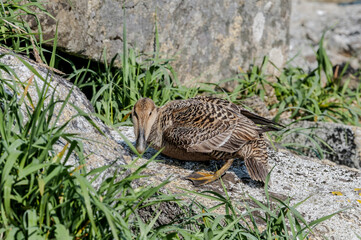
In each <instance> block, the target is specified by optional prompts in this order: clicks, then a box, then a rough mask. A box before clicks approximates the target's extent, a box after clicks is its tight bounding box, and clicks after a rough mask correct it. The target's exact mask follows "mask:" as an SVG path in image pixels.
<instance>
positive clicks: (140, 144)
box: [136, 128, 146, 154]
mask: <svg viewBox="0 0 361 240" xmlns="http://www.w3.org/2000/svg"><path fill="white" fill-rule="evenodd" d="M136 148H137V151H138V152H139V153H140V154H142V153H143V152H144V151H145V148H146V141H145V132H144V128H140V129H139V134H138V138H137V143H136Z"/></svg>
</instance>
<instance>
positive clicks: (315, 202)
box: [113, 127, 361, 240]
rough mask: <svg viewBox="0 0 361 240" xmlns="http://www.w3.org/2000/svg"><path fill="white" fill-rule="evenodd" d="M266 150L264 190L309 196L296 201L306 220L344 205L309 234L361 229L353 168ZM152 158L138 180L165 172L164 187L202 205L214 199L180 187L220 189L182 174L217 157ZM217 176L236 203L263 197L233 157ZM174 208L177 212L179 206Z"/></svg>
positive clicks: (360, 178) (338, 235)
mask: <svg viewBox="0 0 361 240" xmlns="http://www.w3.org/2000/svg"><path fill="white" fill-rule="evenodd" d="M120 130H121V131H122V133H123V134H124V135H126V136H127V137H128V138H129V140H131V141H133V142H134V141H135V139H134V135H133V128H132V127H121V128H120ZM113 134H114V132H113ZM114 136H115V138H117V139H118V140H117V141H118V142H119V143H122V144H123V145H124V146H125V148H127V146H126V144H125V143H124V142H123V140H122V139H121V138H119V136H118V137H117V136H116V134H114ZM155 153H156V151H155V150H153V149H151V148H150V149H148V151H147V152H146V153H145V154H144V155H143V158H142V159H139V160H138V162H137V164H139V165H141V164H144V163H145V162H146V161H147V160H148V159H150V158H151V157H152V156H153V155H154V154H155ZM269 155H270V156H269V162H270V165H271V166H274V169H273V171H272V173H271V181H272V185H271V186H270V189H269V192H270V194H271V195H273V196H276V197H278V198H281V199H285V198H286V197H287V196H292V199H293V200H292V201H291V202H292V203H296V202H300V201H301V200H304V199H305V198H307V197H309V196H311V197H310V198H309V199H308V200H307V201H306V202H305V203H303V204H301V205H300V206H299V207H297V210H298V211H300V213H301V214H302V215H303V216H304V217H305V219H306V220H307V221H312V220H315V219H317V218H320V217H322V216H325V215H328V214H331V213H333V212H336V211H339V210H341V209H345V208H347V207H350V209H347V210H346V211H343V212H341V213H339V214H337V215H336V216H334V217H332V218H331V219H329V220H327V221H325V222H323V223H321V224H320V225H318V227H316V229H315V230H314V236H313V238H312V239H323V238H321V236H325V237H327V238H330V239H351V240H352V239H357V237H356V234H358V235H360V234H361V215H360V212H361V200H360V199H361V197H360V196H359V195H358V192H357V189H356V188H359V187H360V183H361V172H360V171H359V170H356V169H352V168H348V167H345V166H340V165H336V164H335V163H332V162H330V161H327V160H324V161H320V160H316V159H312V158H307V157H298V156H295V155H293V154H291V153H290V152H287V151H280V152H276V151H273V150H269ZM133 157H135V156H133ZM156 159H157V160H159V161H157V162H151V163H150V164H149V165H148V167H147V169H146V171H145V174H147V175H150V177H149V178H146V179H144V180H143V181H142V182H140V183H138V184H139V185H151V184H154V185H156V184H159V183H160V182H162V181H164V180H166V179H168V178H170V179H171V180H172V181H171V183H170V184H168V185H166V187H165V189H166V190H167V191H169V192H171V193H177V194H181V195H182V196H183V198H184V199H188V200H189V201H191V200H193V199H196V200H198V201H200V202H201V203H202V204H203V205H205V206H207V207H211V206H215V205H217V204H219V202H215V201H211V200H209V199H205V198H200V197H195V196H194V195H190V196H188V197H187V195H186V194H185V192H184V191H183V190H182V188H183V189H187V190H191V191H207V190H211V191H216V192H218V193H221V194H224V191H223V188H222V186H221V184H220V183H219V181H217V182H214V183H211V184H208V185H205V186H201V187H199V188H196V187H194V186H193V184H192V183H191V182H189V181H188V180H185V179H184V177H185V176H187V175H189V174H190V173H192V172H193V171H199V170H201V171H215V169H216V166H217V167H218V169H219V167H220V166H221V165H220V164H221V163H217V162H216V161H211V162H210V163H203V162H202V163H195V162H187V161H180V160H175V159H170V158H167V157H165V156H162V155H159V156H158V157H157V158H156ZM223 180H224V183H225V186H226V188H227V191H228V194H229V196H230V197H231V199H232V200H233V201H234V202H235V203H236V204H237V203H240V202H242V201H245V200H246V201H247V199H248V197H247V195H248V194H249V195H251V196H253V197H255V198H256V199H258V200H259V201H265V195H264V190H263V187H262V186H260V185H259V184H258V183H256V182H253V181H252V180H250V178H249V176H248V174H247V170H246V167H245V166H244V164H243V163H242V162H241V161H235V163H234V164H233V166H232V167H231V168H230V169H229V170H228V171H227V173H226V174H225V175H224V176H223ZM334 191H339V192H341V193H342V195H334V194H332V192H334ZM248 200H249V199H248ZM241 204H242V203H240V204H239V205H241ZM174 211H176V212H179V209H176V210H174ZM172 216H173V215H172V214H170V219H168V220H164V219H163V220H162V221H164V222H165V223H168V222H170V221H172V219H174V217H172Z"/></svg>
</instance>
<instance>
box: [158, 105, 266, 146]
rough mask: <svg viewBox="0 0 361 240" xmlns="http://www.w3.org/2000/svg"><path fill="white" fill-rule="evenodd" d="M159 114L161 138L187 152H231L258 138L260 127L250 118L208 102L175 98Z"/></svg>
mask: <svg viewBox="0 0 361 240" xmlns="http://www.w3.org/2000/svg"><path fill="white" fill-rule="evenodd" d="M162 115H163V116H164V117H163V125H164V128H163V129H164V131H163V139H164V140H165V141H167V142H169V143H171V144H173V145H176V146H178V147H180V148H183V149H186V150H187V151H188V152H202V153H210V152H212V151H223V152H228V153H234V152H236V151H239V150H240V149H241V148H242V147H243V146H244V145H245V144H246V143H247V142H249V141H251V140H254V139H257V138H259V131H260V128H259V127H258V126H257V125H256V124H254V123H253V122H252V121H251V120H249V119H248V118H247V117H245V116H243V115H241V114H239V113H238V112H236V111H234V110H233V109H232V108H229V107H226V106H222V105H217V104H214V103H212V102H204V101H200V100H198V99H189V100H184V101H178V102H177V103H176V104H173V105H168V106H167V108H166V109H165V110H164V113H163V114H162ZM166 122H169V123H170V124H166Z"/></svg>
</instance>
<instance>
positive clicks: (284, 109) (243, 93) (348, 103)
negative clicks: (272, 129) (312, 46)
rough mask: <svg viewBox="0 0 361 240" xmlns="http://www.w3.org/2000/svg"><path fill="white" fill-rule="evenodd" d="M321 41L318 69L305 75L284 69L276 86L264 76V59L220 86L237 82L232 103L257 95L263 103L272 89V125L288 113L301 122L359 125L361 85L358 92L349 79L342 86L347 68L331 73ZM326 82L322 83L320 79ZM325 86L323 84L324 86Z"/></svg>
mask: <svg viewBox="0 0 361 240" xmlns="http://www.w3.org/2000/svg"><path fill="white" fill-rule="evenodd" d="M323 42H324V37H322V38H321V40H320V43H319V47H318V51H317V53H316V57H317V62H318V66H317V67H316V68H315V69H314V70H312V71H310V72H305V71H304V70H303V69H301V68H292V67H290V68H285V69H283V71H280V76H279V77H276V80H277V81H275V82H273V81H270V77H271V76H268V75H267V74H266V73H265V69H266V66H267V64H269V61H268V58H267V57H265V58H264V60H263V63H262V64H261V66H253V67H252V68H251V69H250V70H249V71H248V72H246V73H241V74H240V75H238V76H237V77H235V78H232V79H227V80H224V81H221V82H220V83H221V84H223V83H226V82H236V83H237V86H236V88H235V91H233V92H232V93H228V95H229V97H230V99H231V100H232V101H237V100H240V99H245V98H248V97H251V96H253V95H258V96H260V97H261V98H262V99H264V97H265V96H266V95H270V94H273V93H272V92H271V93H267V90H266V88H267V86H268V87H269V88H270V89H273V92H274V94H275V96H276V98H277V101H276V102H272V103H269V105H268V107H269V109H276V110H277V115H276V117H275V119H274V120H275V121H276V122H277V121H279V119H280V116H281V115H282V114H285V113H288V114H289V118H290V119H293V120H296V121H300V120H309V121H333V122H339V123H345V124H351V125H355V126H360V125H361V122H360V120H361V108H360V99H361V83H360V84H359V86H358V87H357V89H350V88H349V87H348V85H349V83H350V79H347V80H346V82H345V83H344V84H341V78H343V77H344V76H343V74H344V72H345V71H346V69H347V67H348V66H347V65H346V66H345V67H344V69H342V71H341V73H340V74H336V73H334V71H333V68H332V63H331V62H330V60H329V58H328V56H327V54H326V51H325V49H324V46H323V45H324V43H323ZM323 78H325V81H323V80H322V79H323ZM323 82H324V83H323Z"/></svg>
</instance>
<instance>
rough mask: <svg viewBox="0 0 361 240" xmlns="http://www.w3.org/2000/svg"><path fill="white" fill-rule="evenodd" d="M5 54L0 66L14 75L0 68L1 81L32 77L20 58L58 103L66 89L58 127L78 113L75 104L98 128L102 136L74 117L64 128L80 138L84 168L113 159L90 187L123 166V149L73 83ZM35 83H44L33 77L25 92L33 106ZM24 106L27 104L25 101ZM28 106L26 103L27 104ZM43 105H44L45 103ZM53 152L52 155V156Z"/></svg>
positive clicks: (2, 51)
mask: <svg viewBox="0 0 361 240" xmlns="http://www.w3.org/2000/svg"><path fill="white" fill-rule="evenodd" d="M1 54H5V55H4V56H2V57H1V58H0V63H2V64H5V65H7V66H9V67H10V68H11V69H12V70H13V71H14V72H15V74H16V77H15V76H9V75H8V74H7V73H5V72H4V71H3V70H2V69H0V73H1V74H2V77H3V78H6V79H14V80H15V81H16V82H18V83H20V82H21V83H27V82H28V80H29V79H30V78H31V77H32V76H34V73H33V72H32V71H31V70H30V69H29V68H28V67H27V66H26V65H25V64H24V63H23V62H21V61H20V58H21V59H23V60H25V61H26V62H28V63H29V64H30V66H31V67H33V68H34V69H35V70H36V71H37V72H38V73H39V74H40V75H41V77H42V78H43V79H47V80H48V81H49V83H50V88H49V91H50V92H49V94H51V93H52V92H51V91H52V89H55V91H56V93H55V97H56V98H58V99H59V100H64V99H65V98H66V97H67V95H68V93H69V92H70V90H72V93H71V95H70V98H69V101H68V104H67V105H66V107H65V108H64V110H63V111H62V113H61V115H60V118H59V121H58V124H59V125H62V124H64V123H65V122H67V121H68V120H70V119H71V118H73V116H76V115H78V114H79V112H78V111H77V110H76V109H75V108H74V107H73V106H72V105H71V104H73V105H75V106H76V107H78V108H80V109H81V110H82V111H83V112H84V113H85V115H86V116H87V117H89V118H90V119H91V120H92V121H93V122H94V123H95V124H96V125H97V126H98V127H99V129H100V130H101V131H102V132H104V133H105V134H106V135H105V136H104V135H102V134H101V133H100V132H99V131H98V130H97V129H96V128H94V127H93V126H92V124H90V123H89V121H88V120H86V118H85V117H83V116H77V117H75V118H74V119H72V120H71V121H70V123H69V124H68V126H67V127H66V129H65V132H67V133H77V134H78V136H79V137H80V138H83V139H84V140H83V141H82V143H83V150H84V151H83V154H84V156H87V158H86V159H85V162H86V166H85V167H86V168H87V170H91V169H95V168H98V167H101V166H105V165H109V164H111V163H113V162H114V161H115V160H116V163H115V167H113V168H112V169H108V170H107V171H104V172H103V174H102V176H100V177H99V178H98V180H97V181H96V182H95V183H94V186H95V187H97V186H98V184H99V183H100V182H101V181H102V179H103V177H106V176H109V175H110V174H111V172H112V171H113V170H114V169H115V168H116V167H117V166H120V165H122V164H125V163H126V159H129V158H130V157H129V155H128V153H127V152H126V151H124V149H123V148H122V147H121V146H120V145H119V144H117V143H116V142H115V141H114V140H113V139H112V137H111V136H110V135H109V132H110V130H109V128H108V127H107V126H106V125H105V124H104V123H103V122H102V121H100V120H99V119H98V118H96V117H94V116H92V113H93V112H94V111H93V107H92V105H91V104H90V102H89V101H88V99H87V98H86V96H85V95H84V94H83V93H82V92H81V91H80V90H79V89H78V88H77V87H75V86H74V85H73V84H71V83H70V82H68V81H67V80H65V79H64V78H61V77H59V76H57V75H55V74H53V73H51V72H50V71H49V70H48V69H47V68H46V67H44V66H43V65H39V64H37V63H35V62H33V61H31V60H29V59H26V58H24V57H21V56H19V55H15V54H12V53H9V51H8V50H7V49H4V48H2V47H0V55H1ZM35 82H36V84H37V85H38V86H39V87H40V88H42V86H43V84H44V81H43V80H42V79H41V78H39V77H38V76H36V75H35V76H34V78H33V82H32V84H31V85H30V87H29V91H28V93H29V94H30V97H31V99H32V101H33V103H34V105H36V104H37V102H38V94H37V90H36V85H35ZM18 89H19V92H18V93H17V94H19V96H21V94H22V93H23V92H22V91H23V90H24V88H22V87H19V88H18ZM48 100H49V99H48ZM27 103H28V102H27ZM28 104H29V103H28ZM45 104H47V103H45ZM60 107H61V105H60V104H57V105H56V110H55V111H54V117H56V116H57V112H59V110H60ZM66 143H67V142H66V140H64V139H62V140H61V141H60V142H58V143H57V144H56V150H57V152H56V153H58V152H60V151H61V150H62V149H63V147H64V146H65V144H66ZM56 153H55V154H56ZM68 164H69V165H72V166H74V167H76V166H78V165H79V158H78V157H76V156H74V157H73V158H71V159H70V161H68Z"/></svg>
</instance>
